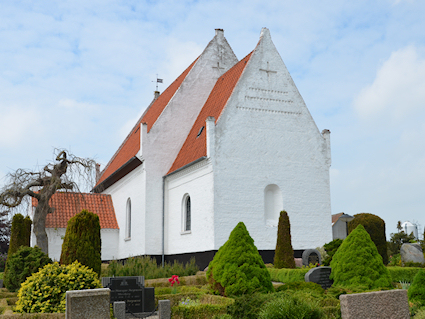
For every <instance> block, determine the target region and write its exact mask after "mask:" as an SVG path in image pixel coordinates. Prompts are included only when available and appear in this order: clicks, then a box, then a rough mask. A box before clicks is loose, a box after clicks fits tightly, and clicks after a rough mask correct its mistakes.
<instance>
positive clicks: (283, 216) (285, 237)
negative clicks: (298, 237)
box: [274, 210, 295, 269]
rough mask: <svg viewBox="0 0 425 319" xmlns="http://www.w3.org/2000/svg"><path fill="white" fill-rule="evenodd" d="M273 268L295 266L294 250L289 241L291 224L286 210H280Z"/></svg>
mask: <svg viewBox="0 0 425 319" xmlns="http://www.w3.org/2000/svg"><path fill="white" fill-rule="evenodd" d="M274 268H278V269H280V268H295V259H294V250H293V249H292V243H291V224H290V223H289V216H288V213H287V212H286V211H284V210H283V211H281V212H280V216H279V224H278V228H277V241H276V250H275V254H274Z"/></svg>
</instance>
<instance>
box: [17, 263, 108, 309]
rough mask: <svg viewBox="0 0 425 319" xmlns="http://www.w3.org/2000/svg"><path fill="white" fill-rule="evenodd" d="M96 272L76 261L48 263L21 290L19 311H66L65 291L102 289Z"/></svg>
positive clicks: (29, 278) (18, 302) (18, 303)
mask: <svg viewBox="0 0 425 319" xmlns="http://www.w3.org/2000/svg"><path fill="white" fill-rule="evenodd" d="M101 287H102V285H101V283H100V281H99V279H98V275H97V273H95V272H94V271H93V270H92V269H90V268H88V267H86V266H83V265H81V264H80V263H79V262H77V261H75V262H74V263H72V264H70V265H62V266H61V265H59V264H58V263H57V262H55V263H53V264H48V265H46V266H45V267H44V268H42V269H40V271H39V272H37V273H34V274H33V275H32V276H30V277H28V278H27V280H26V281H25V282H24V283H23V284H22V286H21V289H20V290H19V292H18V301H17V303H16V308H15V311H16V312H20V313H55V312H65V308H66V299H65V296H66V291H68V290H81V289H94V288H101Z"/></svg>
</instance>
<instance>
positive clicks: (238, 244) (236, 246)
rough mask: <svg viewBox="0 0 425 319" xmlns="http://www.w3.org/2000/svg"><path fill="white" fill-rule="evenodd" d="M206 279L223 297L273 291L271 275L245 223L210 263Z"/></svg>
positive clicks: (237, 226) (232, 233)
mask: <svg viewBox="0 0 425 319" xmlns="http://www.w3.org/2000/svg"><path fill="white" fill-rule="evenodd" d="M207 279H208V282H209V283H210V285H211V288H212V289H213V290H214V291H215V292H216V293H219V294H221V295H223V296H238V295H242V294H250V293H253V292H255V291H258V292H269V291H273V285H272V282H271V278H270V274H269V272H268V271H267V269H266V266H265V265H264V262H263V259H262V258H261V256H260V254H259V253H258V250H257V247H255V245H254V240H253V239H252V238H251V236H250V235H249V233H248V230H247V229H246V227H245V224H244V223H243V222H240V223H239V224H237V225H236V227H235V228H234V229H233V230H232V232H231V233H230V236H229V239H228V240H227V241H226V243H225V244H224V245H223V246H221V247H220V249H219V250H218V251H217V253H216V254H215V256H214V259H213V260H212V261H211V262H210V264H209V266H208V271H207Z"/></svg>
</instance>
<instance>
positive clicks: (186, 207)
mask: <svg viewBox="0 0 425 319" xmlns="http://www.w3.org/2000/svg"><path fill="white" fill-rule="evenodd" d="M191 212H192V207H191V202H190V196H189V195H188V194H186V195H184V196H183V209H182V217H183V231H184V232H189V231H191V223H192V219H191Z"/></svg>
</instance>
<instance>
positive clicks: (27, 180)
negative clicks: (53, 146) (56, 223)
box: [0, 151, 95, 254]
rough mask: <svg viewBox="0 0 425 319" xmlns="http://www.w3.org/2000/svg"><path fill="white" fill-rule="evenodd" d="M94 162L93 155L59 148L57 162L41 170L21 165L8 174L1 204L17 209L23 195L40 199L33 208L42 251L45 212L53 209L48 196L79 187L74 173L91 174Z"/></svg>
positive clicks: (45, 249)
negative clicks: (87, 156)
mask: <svg viewBox="0 0 425 319" xmlns="http://www.w3.org/2000/svg"><path fill="white" fill-rule="evenodd" d="M94 167H95V162H94V161H93V160H91V159H83V158H79V157H76V156H74V155H71V154H68V153H67V151H60V152H59V154H58V155H57V156H56V160H55V163H49V164H47V165H46V166H45V167H44V168H43V169H42V170H40V171H38V172H37V171H36V172H33V171H28V170H24V169H18V170H16V171H15V172H13V173H9V174H8V181H7V183H6V185H5V186H4V188H3V189H2V190H1V192H0V208H1V207H2V206H3V207H6V208H9V209H14V208H17V207H19V206H20V205H21V204H22V203H23V202H24V198H27V197H28V196H29V197H32V198H35V199H36V200H37V202H38V203H37V207H36V208H35V211H34V220H33V223H34V228H33V230H34V234H35V236H36V241H37V246H39V247H40V248H41V250H42V251H43V252H45V253H46V254H47V253H48V241H47V233H46V229H45V225H46V216H47V214H48V213H51V212H53V210H54V208H52V207H50V205H49V200H50V198H51V197H52V196H53V194H55V193H56V191H58V190H73V189H75V188H77V185H76V183H74V182H73V181H72V179H73V177H75V175H76V174H77V175H78V176H87V177H89V178H90V177H91V175H92V172H93V171H94Z"/></svg>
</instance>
